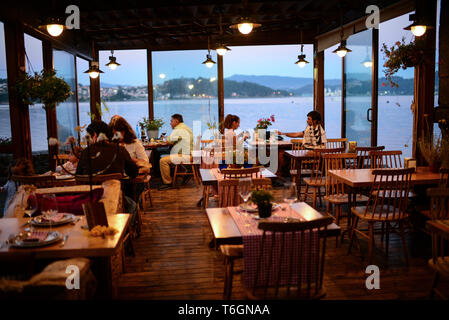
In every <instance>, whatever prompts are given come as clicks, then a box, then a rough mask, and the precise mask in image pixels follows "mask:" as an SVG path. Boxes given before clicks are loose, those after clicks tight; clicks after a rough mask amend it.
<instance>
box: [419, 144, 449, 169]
mask: <svg viewBox="0 0 449 320" xmlns="http://www.w3.org/2000/svg"><path fill="white" fill-rule="evenodd" d="M418 147H419V149H420V150H421V154H422V156H423V158H424V159H425V160H426V162H427V163H428V164H429V167H430V171H432V172H436V173H437V172H439V169H440V167H449V141H447V139H446V140H444V139H442V138H441V136H439V137H437V138H433V137H432V136H427V137H423V138H420V139H419V140H418Z"/></svg>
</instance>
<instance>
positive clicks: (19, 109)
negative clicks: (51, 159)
mask: <svg viewBox="0 0 449 320" xmlns="http://www.w3.org/2000/svg"><path fill="white" fill-rule="evenodd" d="M4 31H5V48H6V66H7V67H6V69H7V76H8V96H9V115H10V119H11V136H12V141H13V148H14V159H17V158H26V159H30V160H31V159H32V153H31V131H30V115H29V109H28V105H25V104H23V103H22V102H21V101H20V100H19V99H18V97H17V95H16V91H15V85H16V82H17V80H18V78H19V75H20V72H21V71H25V43H24V35H23V26H22V25H21V24H20V23H18V22H17V23H16V22H5V24H4Z"/></svg>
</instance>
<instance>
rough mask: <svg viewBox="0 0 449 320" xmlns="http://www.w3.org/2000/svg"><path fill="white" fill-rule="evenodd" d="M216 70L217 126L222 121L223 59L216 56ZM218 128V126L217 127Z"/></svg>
mask: <svg viewBox="0 0 449 320" xmlns="http://www.w3.org/2000/svg"><path fill="white" fill-rule="evenodd" d="M217 68H218V124H220V123H222V122H223V121H224V87H223V81H224V80H223V57H222V56H220V55H219V54H217ZM218 127H220V126H218Z"/></svg>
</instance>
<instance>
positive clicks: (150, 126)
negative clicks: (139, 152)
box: [139, 117, 164, 139]
mask: <svg viewBox="0 0 449 320" xmlns="http://www.w3.org/2000/svg"><path fill="white" fill-rule="evenodd" d="M163 125H164V121H163V120H162V119H160V118H155V119H147V118H146V117H144V118H143V121H139V126H140V128H141V129H142V130H146V132H147V137H148V139H157V138H158V137H159V129H160V128H162V126H163Z"/></svg>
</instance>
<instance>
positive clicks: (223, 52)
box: [215, 48, 228, 56]
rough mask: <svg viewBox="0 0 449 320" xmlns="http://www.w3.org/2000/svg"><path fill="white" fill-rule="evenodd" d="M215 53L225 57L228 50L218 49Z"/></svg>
mask: <svg viewBox="0 0 449 320" xmlns="http://www.w3.org/2000/svg"><path fill="white" fill-rule="evenodd" d="M215 51H217V54H219V55H220V56H224V55H225V54H226V52H228V50H227V49H226V48H217V49H216V50H215Z"/></svg>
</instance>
